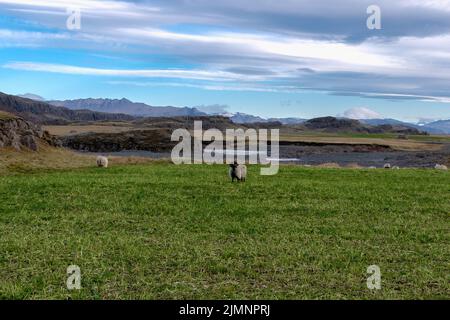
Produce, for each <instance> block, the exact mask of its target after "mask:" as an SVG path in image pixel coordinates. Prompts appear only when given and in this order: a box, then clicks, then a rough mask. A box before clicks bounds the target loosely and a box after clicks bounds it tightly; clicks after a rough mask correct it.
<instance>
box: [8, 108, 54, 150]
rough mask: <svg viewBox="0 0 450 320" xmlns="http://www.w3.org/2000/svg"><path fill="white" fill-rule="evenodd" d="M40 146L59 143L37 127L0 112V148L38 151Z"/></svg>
mask: <svg viewBox="0 0 450 320" xmlns="http://www.w3.org/2000/svg"><path fill="white" fill-rule="evenodd" d="M42 144H48V145H52V146H59V145H60V142H59V141H58V139H56V138H55V137H53V136H51V135H50V134H49V133H48V132H47V131H43V130H42V129H41V128H40V127H39V126H37V125H35V124H33V123H31V122H28V121H26V120H24V119H22V118H19V117H17V116H14V115H12V114H9V113H5V112H1V111H0V148H6V147H11V148H14V149H16V150H18V151H19V150H26V149H28V150H32V151H38V149H39V146H40V145H42Z"/></svg>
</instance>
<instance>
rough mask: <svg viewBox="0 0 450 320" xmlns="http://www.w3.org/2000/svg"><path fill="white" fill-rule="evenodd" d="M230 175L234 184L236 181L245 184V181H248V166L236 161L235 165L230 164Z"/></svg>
mask: <svg viewBox="0 0 450 320" xmlns="http://www.w3.org/2000/svg"><path fill="white" fill-rule="evenodd" d="M229 174H230V178H231V181H232V182H234V179H236V180H237V181H241V182H244V181H245V180H247V166H246V165H243V164H238V163H237V162H236V161H235V162H234V163H233V164H230V171H229Z"/></svg>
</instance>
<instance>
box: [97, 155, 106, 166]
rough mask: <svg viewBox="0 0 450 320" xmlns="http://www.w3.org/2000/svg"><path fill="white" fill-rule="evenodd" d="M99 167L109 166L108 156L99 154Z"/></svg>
mask: <svg viewBox="0 0 450 320" xmlns="http://www.w3.org/2000/svg"><path fill="white" fill-rule="evenodd" d="M97 167H99V168H108V158H106V157H102V156H98V157H97Z"/></svg>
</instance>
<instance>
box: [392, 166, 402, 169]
mask: <svg viewBox="0 0 450 320" xmlns="http://www.w3.org/2000/svg"><path fill="white" fill-rule="evenodd" d="M392 169H393V170H400V167H399V166H393V167H392Z"/></svg>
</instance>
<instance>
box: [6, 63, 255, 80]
mask: <svg viewBox="0 0 450 320" xmlns="http://www.w3.org/2000/svg"><path fill="white" fill-rule="evenodd" d="M3 67H4V68H7V69H14V70H25V71H39V72H50V73H61V74H71V75H88V76H112V77H137V78H178V79H196V80H209V81H231V80H242V81H244V80H246V79H247V80H250V79H252V78H255V77H252V76H243V75H238V74H233V73H230V72H225V71H207V70H183V69H140V70H138V69H136V70H133V69H128V70H127V69H98V68H87V67H78V66H71V65H63V64H50V63H36V62H9V63H7V64H5V65H3Z"/></svg>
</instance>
